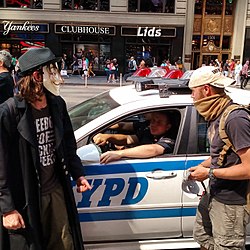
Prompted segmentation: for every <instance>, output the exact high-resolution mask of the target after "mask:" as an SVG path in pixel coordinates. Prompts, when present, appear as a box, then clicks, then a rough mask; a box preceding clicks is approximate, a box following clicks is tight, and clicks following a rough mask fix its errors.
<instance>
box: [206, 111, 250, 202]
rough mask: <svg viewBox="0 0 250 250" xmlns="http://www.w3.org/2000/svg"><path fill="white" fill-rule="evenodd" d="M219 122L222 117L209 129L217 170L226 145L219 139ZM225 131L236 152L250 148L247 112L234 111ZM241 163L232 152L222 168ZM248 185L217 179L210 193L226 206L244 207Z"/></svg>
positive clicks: (213, 163) (213, 164) (249, 120)
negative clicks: (219, 158) (220, 155)
mask: <svg viewBox="0 0 250 250" xmlns="http://www.w3.org/2000/svg"><path fill="white" fill-rule="evenodd" d="M219 121H220V117H218V118H217V119H216V120H214V121H212V122H210V125H209V129H208V137H209V141H210V154H211V157H212V166H213V167H215V168H219V166H218V164H217V161H218V157H219V153H220V152H221V150H222V147H223V145H224V143H223V141H222V140H221V139H220V137H219ZM225 130H226V133H227V135H228V137H229V139H230V141H231V143H232V144H233V145H234V147H235V149H236V151H238V150H240V149H244V148H248V147H250V118H249V114H248V112H247V111H245V110H243V109H239V110H234V111H232V112H231V113H230V114H229V116H228V118H227V120H226V123H225ZM240 162H241V161H240V158H239V156H238V155H237V154H235V153H234V152H233V151H232V150H230V151H229V152H228V154H227V155H226V158H225V164H224V166H222V167H223V168H226V167H230V166H232V165H235V164H238V163H240ZM247 184H248V181H246V180H236V181H234V180H225V179H219V178H217V179H216V181H210V193H211V195H212V196H214V198H215V199H216V200H218V201H220V202H222V203H224V204H232V205H243V204H246V190H247Z"/></svg>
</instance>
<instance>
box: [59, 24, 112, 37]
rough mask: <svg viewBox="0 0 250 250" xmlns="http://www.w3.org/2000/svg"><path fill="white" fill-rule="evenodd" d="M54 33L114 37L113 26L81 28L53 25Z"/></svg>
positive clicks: (77, 26)
mask: <svg viewBox="0 0 250 250" xmlns="http://www.w3.org/2000/svg"><path fill="white" fill-rule="evenodd" d="M55 33H59V34H85V35H115V27H114V26H99V25H98V26H83V25H61V24H55Z"/></svg>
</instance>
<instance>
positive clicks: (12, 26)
mask: <svg viewBox="0 0 250 250" xmlns="http://www.w3.org/2000/svg"><path fill="white" fill-rule="evenodd" d="M0 30H1V31H2V32H3V35H5V36H6V35H8V34H9V33H15V32H19V33H26V32H27V33H28V32H30V33H33V32H35V33H48V32H49V27H48V24H37V23H32V22H29V21H25V22H24V23H22V24H19V23H18V24H17V23H14V22H13V21H3V22H2V24H1V25H0Z"/></svg>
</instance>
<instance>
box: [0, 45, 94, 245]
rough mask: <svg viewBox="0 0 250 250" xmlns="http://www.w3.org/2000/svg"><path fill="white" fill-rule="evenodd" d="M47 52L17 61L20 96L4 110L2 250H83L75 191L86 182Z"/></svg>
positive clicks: (0, 122) (0, 116) (0, 134)
mask: <svg viewBox="0 0 250 250" xmlns="http://www.w3.org/2000/svg"><path fill="white" fill-rule="evenodd" d="M57 60H58V59H57V58H56V57H55V55H54V54H53V53H52V52H51V50H50V49H49V48H34V49H30V50H28V51H27V52H26V53H25V54H23V55H22V56H21V57H20V58H19V66H20V74H21V78H20V81H19V88H20V93H19V95H18V96H17V97H14V98H13V102H12V106H11V105H10V103H8V101H6V102H4V103H3V104H2V105H1V106H0V215H1V225H0V238H1V242H0V249H1V250H19V249H20V250H21V249H22V250H23V249H27V250H28V249H29V250H57V249H58V250H59V249H60V250H83V249H84V246H83V239H82V235H81V229H80V224H79V218H78V213H77V209H76V205H75V200H74V195H73V192H72V187H71V177H72V178H73V179H74V180H75V181H76V185H77V191H78V192H84V191H87V190H89V189H91V186H90V185H89V183H88V181H87V180H86V179H85V177H84V169H83V167H82V164H81V160H80V158H79V157H78V156H77V155H76V141H75V137H74V132H73V129H72V125H71V122H70V119H69V116H68V113H67V108H66V104H65V102H64V100H63V99H62V98H61V97H60V96H59V94H60V91H59V90H60V84H61V83H62V82H63V79H62V77H61V75H60V72H59V69H58V67H57V63H56V61H57Z"/></svg>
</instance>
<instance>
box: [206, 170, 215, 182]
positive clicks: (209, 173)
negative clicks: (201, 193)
mask: <svg viewBox="0 0 250 250" xmlns="http://www.w3.org/2000/svg"><path fill="white" fill-rule="evenodd" d="M208 178H209V180H212V181H215V180H216V177H215V175H214V169H213V168H210V169H209V172H208Z"/></svg>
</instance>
